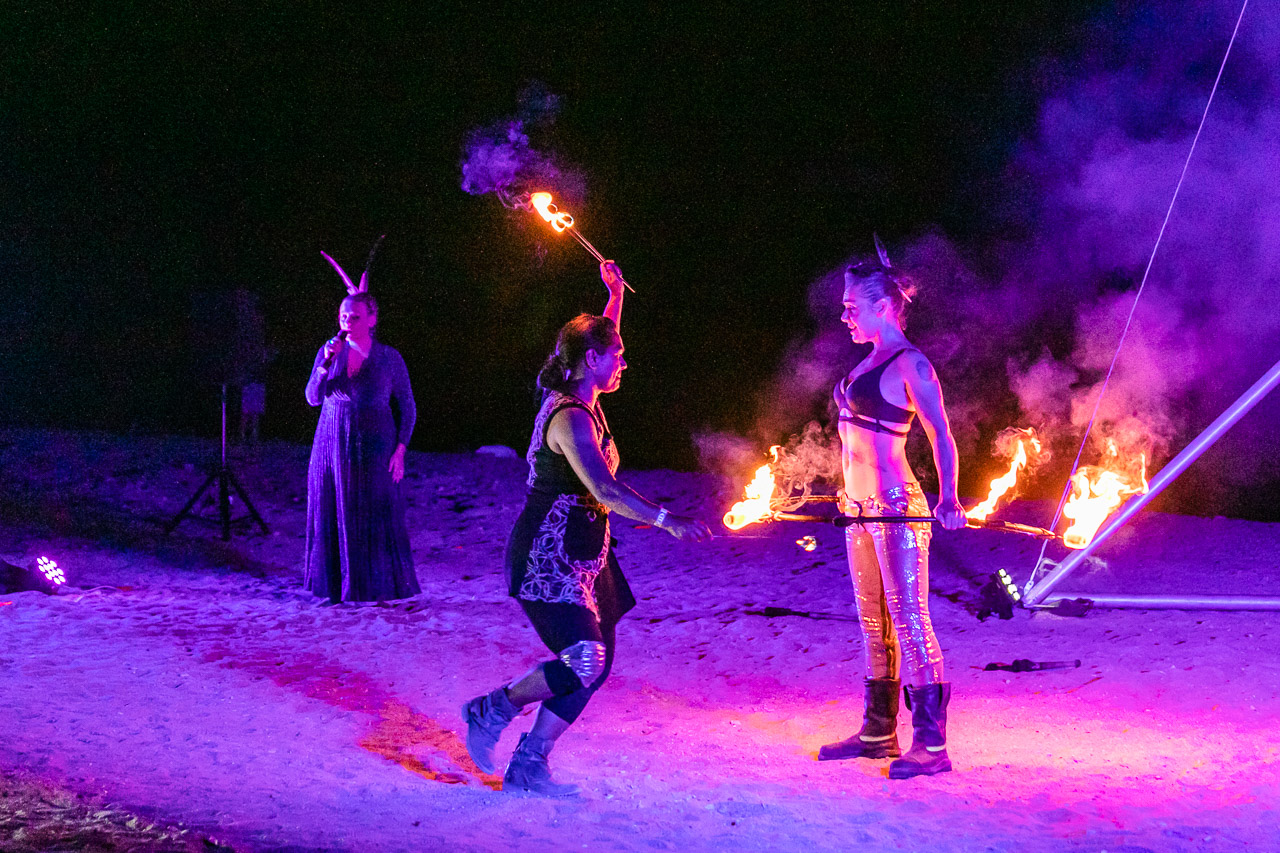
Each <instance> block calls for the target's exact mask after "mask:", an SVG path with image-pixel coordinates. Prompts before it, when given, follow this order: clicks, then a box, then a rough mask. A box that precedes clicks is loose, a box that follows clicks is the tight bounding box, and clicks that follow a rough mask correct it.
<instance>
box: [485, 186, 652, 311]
mask: <svg viewBox="0 0 1280 853" xmlns="http://www.w3.org/2000/svg"><path fill="white" fill-rule="evenodd" d="M546 197H547V199H548V200H549V199H550V198H551V196H550V195H546ZM498 200H499V201H501V202H502V206H503V207H505V208H508V209H510V210H524V211H527V212H529V213H537V214H538V215H539V216H541V217H542V218H543V219H546V220H547V221H548V222H550V223H551V227H552V228H554V229H555V231H556V232H557V233H559V232H561V231H568V232H569V235H570V236H572V237H573V239H575V240H577V241H578V244H579V245H580V246H582V248H584V249H586V250H587V251H588V252H590V253H591V256H592V257H593V258H595V259H596V260H597V261H599V262H600V263H602V264H603V263H604V261H605V257H604V255H602V254H600V250H599V249H597V248H596V247H595V246H593V245H591V241H590V240H588V239H587V238H586V237H584V236H582V232H581V231H579V230H578V229H577V227H575V226H574V224H573V217H572V216H570V215H569V214H567V213H565V212H564V211H562V210H559V209H558V208H556V206H555V205H554V204H551V203H550V202H549V201H548V203H547V208H548V210H549V211H550V215H548V214H547V213H544V212H543V211H542V210H540V209H538V208H537V207H536V206H535V205H534V203H533V196H532V195H531V194H530V193H527V192H524V193H519V194H518V195H516V194H512V193H511V191H510V190H507V189H501V188H500V189H499V190H498ZM618 280H619V281H621V282H622V286H623V287H625V288H626V289H627V290H630V291H631V292H632V293H635V292H636V289H635V288H634V287H632V286H631V285H630V284H627V280H626V279H625V278H623V277H622V276H621V275H619V276H618Z"/></svg>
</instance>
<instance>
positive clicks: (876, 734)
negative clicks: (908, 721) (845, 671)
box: [818, 678, 902, 761]
mask: <svg viewBox="0 0 1280 853" xmlns="http://www.w3.org/2000/svg"><path fill="white" fill-rule="evenodd" d="M866 684H867V700H866V709H865V710H864V711H863V713H862V728H861V729H860V730H859V731H858V733H857V734H855V735H853V736H852V737H850V738H846V739H845V740H842V741H840V742H839V743H829V744H827V745H826V746H824V747H822V748H821V749H819V750H818V760H819V761H838V760H839V759H842V758H897V757H898V756H899V755H901V754H902V748H901V747H899V746H898V688H899V687H900V686H901V682H899V681H898V680H897V679H894V678H868V679H867V681H866Z"/></svg>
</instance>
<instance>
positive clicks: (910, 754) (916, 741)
mask: <svg viewBox="0 0 1280 853" xmlns="http://www.w3.org/2000/svg"><path fill="white" fill-rule="evenodd" d="M906 694H907V707H908V708H909V709H911V730H912V735H911V749H909V750H907V754H906V755H904V756H902V757H901V758H899V759H898V760H897V761H894V762H893V763H892V764H890V765H889V778H890V779H910V778H911V777H912V776H932V775H934V774H935V773H945V772H947V771H948V770H950V769H951V758H950V757H949V756H948V755H947V703H948V702H950V701H951V685H950V684H947V683H943V684H923V685H921V686H919V687H912V686H908V687H907V689H906Z"/></svg>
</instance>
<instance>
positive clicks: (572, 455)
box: [547, 406, 711, 541]
mask: <svg viewBox="0 0 1280 853" xmlns="http://www.w3.org/2000/svg"><path fill="white" fill-rule="evenodd" d="M547 445H548V446H549V447H550V448H551V449H552V450H554V451H556V452H557V453H562V454H564V457H565V459H567V460H568V461H569V465H570V466H571V467H572V468H573V471H574V473H575V474H577V475H578V479H580V480H582V482H583V484H584V485H585V486H586V487H587V488H588V489H589V490H590V491H591V494H592V495H594V496H595V499H596V500H598V501H600V503H602V504H604V505H605V506H606V507H608V508H609V509H610V510H611V511H613V512H616V513H618V514H619V515H622V516H625V517H626V518H630V519H633V520H635V521H639V522H642V523H644V524H652V525H653V526H654V527H658V528H661V529H662V530H665V531H666V532H668V533H670V534H671V535H672V536H674V537H676V538H677V539H691V540H694V541H703V540H706V539H710V538H711V531H710V529H708V528H707V526H706V525H705V524H703V523H702V522H701V521H698V520H696V519H693V518H686V517H685V516H680V515H676V514H674V513H671V512H668V511H667V510H665V509H663V508H662V507H660V506H658V505H657V504H655V503H653V502H652V501H650V500H648V499H646V498H643V497H641V496H640V495H639V494H638V493H637V492H636V491H635V490H634V489H632V488H631V487H630V486H626V485H623V484H622V483H620V482H618V480H617V479H616V478H615V477H614V476H613V473H612V472H610V471H609V465H608V463H606V462H605V459H604V456H602V455H601V454H600V445H599V444H598V443H597V441H596V432H595V424H594V423H593V422H592V420H591V415H589V414H588V413H587V412H586V410H584V409H581V408H578V407H577V406H574V407H572V408H567V409H563V410H561V411H560V412H559V413H558V414H557V415H556V416H555V417H554V418H552V419H551V425H550V426H549V427H548V428H547Z"/></svg>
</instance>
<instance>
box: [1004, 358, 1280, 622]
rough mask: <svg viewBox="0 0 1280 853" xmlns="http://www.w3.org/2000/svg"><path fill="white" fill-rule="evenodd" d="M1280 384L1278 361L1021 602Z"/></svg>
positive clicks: (1034, 597)
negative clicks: (1145, 491)
mask: <svg viewBox="0 0 1280 853" xmlns="http://www.w3.org/2000/svg"><path fill="white" fill-rule="evenodd" d="M1278 384H1280V361H1278V362H1276V363H1275V366H1273V367H1272V368H1271V369H1270V370H1268V371H1267V372H1266V373H1265V374H1263V377H1262V378H1261V379H1259V380H1258V381H1257V382H1255V383H1253V387H1252V388H1250V389H1249V390H1248V391H1245V392H1244V394H1243V395H1241V397H1240V399H1238V400H1236V401H1235V402H1234V403H1232V404H1231V407H1230V408H1228V409H1227V410H1226V411H1225V412H1223V413H1222V414H1221V415H1219V416H1218V419H1217V420H1216V421H1214V422H1213V423H1211V424H1210V425H1209V427H1208V429H1206V430H1205V431H1204V432H1202V433H1200V435H1198V436H1196V438H1195V440H1194V441H1192V442H1191V443H1190V444H1188V445H1187V446H1186V447H1184V448H1182V452H1181V453H1179V454H1178V455H1177V456H1175V457H1174V458H1173V460H1172V461H1170V462H1169V464H1168V465H1165V466H1164V467H1163V468H1161V469H1160V473H1158V474H1156V475H1155V476H1154V477H1153V478H1151V483H1150V487H1149V488H1148V490H1147V493H1146V494H1144V495H1136V496H1135V497H1133V498H1132V499H1130V500H1129V502H1128V503H1126V504H1125V505H1124V507H1123V508H1122V509H1121V510H1120V511H1119V512H1117V513H1116V514H1115V515H1113V516H1111V518H1109V519H1107V522H1106V524H1104V525H1103V526H1102V529H1101V530H1099V531H1098V535H1097V536H1095V537H1094V538H1093V541H1092V542H1090V543H1089V544H1088V545H1087V546H1086V547H1084V548H1082V549H1080V550H1079V551H1073V552H1071V554H1070V555H1069V556H1068V557H1067V558H1066V559H1065V560H1063V561H1062V562H1061V563H1059V564H1058V565H1057V566H1055V567H1054V569H1053V571H1051V572H1049V574H1047V575H1045V576H1044V578H1043V579H1042V580H1041V581H1040V582H1039V583H1033V584H1031V585H1030V586H1028V587H1027V588H1026V590H1024V591H1023V594H1022V602H1023V604H1024V605H1025V606H1027V607H1033V606H1035V605H1036V604H1039V603H1040V602H1041V601H1043V600H1044V598H1045V596H1047V595H1048V594H1049V593H1050V592H1051V591H1052V590H1053V588H1054V587H1055V586H1057V585H1058V584H1059V583H1061V582H1062V581H1063V579H1064V578H1066V576H1067V575H1069V574H1071V572H1073V571H1074V570H1075V569H1076V567H1077V566H1079V565H1080V564H1081V563H1082V562H1084V560H1085V558H1086V557H1088V556H1089V555H1090V554H1092V553H1093V551H1094V549H1096V548H1097V547H1098V546H1099V545H1101V544H1102V543H1103V542H1106V541H1107V538H1108V537H1109V536H1111V534H1112V533H1115V532H1116V531H1117V530H1118V529H1120V526H1121V525H1122V524H1124V523H1125V522H1127V521H1128V520H1129V519H1131V518H1133V516H1135V515H1137V513H1138V510H1140V509H1142V508H1143V507H1144V506H1146V505H1147V504H1148V503H1149V502H1150V501H1151V500H1153V499H1154V498H1155V496H1156V495H1158V494H1160V493H1161V492H1162V491H1164V489H1165V487H1166V486H1168V485H1169V484H1170V483H1172V482H1173V481H1174V480H1176V479H1177V478H1178V475H1179V474H1181V473H1182V472H1183V471H1185V470H1186V469H1187V467H1188V466H1189V465H1190V464H1191V463H1192V462H1194V461H1196V460H1197V459H1199V458H1200V455H1201V454H1203V453H1204V452H1205V451H1206V450H1208V449H1209V448H1210V447H1212V446H1213V443H1214V442H1216V441H1217V440H1218V439H1219V438H1221V437H1222V436H1223V435H1224V434H1225V433H1226V432H1227V430H1229V429H1231V427H1233V426H1235V424H1236V421H1238V420H1240V419H1241V418H1243V417H1244V416H1245V415H1246V414H1248V412H1249V410H1250V409H1252V408H1253V407H1254V406H1256V405H1258V403H1259V402H1261V401H1262V398H1264V397H1266V396H1267V394H1269V393H1270V392H1271V390H1272V389H1274V388H1275V387H1276V385H1278Z"/></svg>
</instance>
